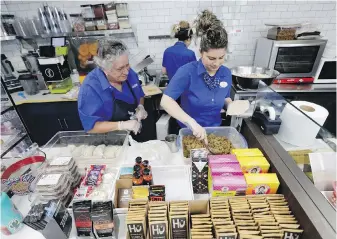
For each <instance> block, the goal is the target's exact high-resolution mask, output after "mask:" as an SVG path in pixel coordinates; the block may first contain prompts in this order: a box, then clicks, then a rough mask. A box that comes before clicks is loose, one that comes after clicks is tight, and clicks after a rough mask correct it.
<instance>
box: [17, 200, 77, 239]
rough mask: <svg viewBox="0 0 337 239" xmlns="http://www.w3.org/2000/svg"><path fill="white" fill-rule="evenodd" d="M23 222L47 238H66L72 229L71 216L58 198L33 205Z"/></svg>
mask: <svg viewBox="0 0 337 239" xmlns="http://www.w3.org/2000/svg"><path fill="white" fill-rule="evenodd" d="M23 222H24V223H25V224H26V225H27V226H29V227H31V228H33V229H34V230H37V231H40V232H41V233H42V235H43V236H44V237H45V238H48V239H68V238H69V235H70V232H71V229H72V218H71V216H70V214H69V212H68V210H67V208H66V207H65V206H64V205H63V204H62V202H61V201H60V200H51V201H49V202H48V203H47V204H38V205H35V206H33V207H32V208H31V210H30V211H29V212H28V214H27V216H26V217H25V218H24V220H23Z"/></svg>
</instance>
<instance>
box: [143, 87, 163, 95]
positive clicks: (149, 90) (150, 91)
mask: <svg viewBox="0 0 337 239" xmlns="http://www.w3.org/2000/svg"><path fill="white" fill-rule="evenodd" d="M142 88H143V91H144V94H145V96H152V95H158V94H162V93H163V92H162V91H161V90H160V89H159V87H158V86H156V85H146V86H142Z"/></svg>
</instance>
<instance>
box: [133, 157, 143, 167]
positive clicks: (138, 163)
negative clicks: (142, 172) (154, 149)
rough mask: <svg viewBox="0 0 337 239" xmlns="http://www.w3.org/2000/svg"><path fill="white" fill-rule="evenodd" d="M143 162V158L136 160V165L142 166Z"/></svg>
mask: <svg viewBox="0 0 337 239" xmlns="http://www.w3.org/2000/svg"><path fill="white" fill-rule="evenodd" d="M142 160H143V159H142V157H137V158H136V160H135V161H136V165H141V163H142Z"/></svg>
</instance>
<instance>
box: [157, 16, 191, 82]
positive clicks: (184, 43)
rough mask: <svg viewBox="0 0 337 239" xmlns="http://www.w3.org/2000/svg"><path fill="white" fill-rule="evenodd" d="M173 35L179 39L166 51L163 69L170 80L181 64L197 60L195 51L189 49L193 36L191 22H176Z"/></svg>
mask: <svg viewBox="0 0 337 239" xmlns="http://www.w3.org/2000/svg"><path fill="white" fill-rule="evenodd" d="M172 35H173V36H174V37H175V38H178V41H177V42H176V43H175V44H174V45H173V46H171V47H169V48H167V49H166V50H165V51H164V56H163V69H162V72H163V74H166V75H167V76H168V78H169V80H171V79H172V77H173V76H174V74H175V73H176V72H177V70H178V69H179V68H180V67H181V66H183V65H185V64H187V63H189V62H192V61H196V60H197V59H196V57H195V54H194V52H193V51H191V50H189V49H188V46H189V45H190V44H191V39H192V36H193V31H192V29H191V28H190V24H189V23H188V22H186V21H180V22H179V24H175V25H174V26H173V28H172Z"/></svg>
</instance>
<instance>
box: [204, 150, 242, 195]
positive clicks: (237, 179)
mask: <svg viewBox="0 0 337 239" xmlns="http://www.w3.org/2000/svg"><path fill="white" fill-rule="evenodd" d="M208 163H209V171H208V189H209V193H210V194H211V195H212V196H213V197H215V196H238V195H245V193H246V189H247V185H246V181H245V178H244V175H243V173H242V170H241V167H240V164H239V162H238V160H237V159H236V156H235V155H230V154H229V155H209V156H208Z"/></svg>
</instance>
